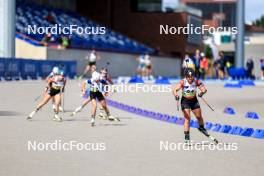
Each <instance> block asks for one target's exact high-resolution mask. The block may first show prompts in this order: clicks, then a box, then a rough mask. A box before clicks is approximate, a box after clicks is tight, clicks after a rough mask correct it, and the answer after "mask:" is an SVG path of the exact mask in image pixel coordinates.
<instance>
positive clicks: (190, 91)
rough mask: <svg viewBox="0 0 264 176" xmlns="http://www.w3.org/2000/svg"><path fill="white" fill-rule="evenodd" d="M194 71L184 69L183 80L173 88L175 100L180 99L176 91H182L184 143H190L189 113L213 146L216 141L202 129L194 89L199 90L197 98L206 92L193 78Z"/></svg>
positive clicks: (202, 125) (200, 83)
mask: <svg viewBox="0 0 264 176" xmlns="http://www.w3.org/2000/svg"><path fill="white" fill-rule="evenodd" d="M194 74H195V73H194V71H193V70H192V69H190V68H187V69H185V72H184V75H185V78H184V79H182V80H181V81H180V82H179V83H178V84H177V85H176V87H175V88H174V90H173V94H174V96H175V99H176V100H177V101H179V99H180V97H179V95H178V91H179V90H182V97H181V109H182V112H183V115H184V118H185V121H184V135H185V142H186V143H190V120H191V115H190V113H191V111H192V112H193V114H194V115H195V117H196V118H197V120H198V123H199V127H198V130H199V131H200V132H201V133H203V134H204V135H205V136H207V137H209V138H210V139H211V140H212V141H213V142H214V143H215V144H217V143H218V141H217V140H216V139H215V138H213V137H212V136H211V135H210V134H208V132H207V130H206V129H205V128H204V120H203V117H202V113H201V108H200V104H199V102H198V99H197V97H196V89H197V88H198V89H199V90H200V93H199V94H198V97H202V96H203V95H204V94H205V93H206V92H207V90H206V88H205V86H204V84H203V83H202V82H201V81H200V80H198V79H195V77H194Z"/></svg>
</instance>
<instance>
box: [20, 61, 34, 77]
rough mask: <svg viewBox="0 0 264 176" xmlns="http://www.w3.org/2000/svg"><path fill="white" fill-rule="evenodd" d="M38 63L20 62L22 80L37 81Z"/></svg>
mask: <svg viewBox="0 0 264 176" xmlns="http://www.w3.org/2000/svg"><path fill="white" fill-rule="evenodd" d="M37 62H38V61H36V60H25V59H21V61H20V76H21V78H22V79H28V77H30V78H31V79H37V76H38V72H37V71H38V64H37Z"/></svg>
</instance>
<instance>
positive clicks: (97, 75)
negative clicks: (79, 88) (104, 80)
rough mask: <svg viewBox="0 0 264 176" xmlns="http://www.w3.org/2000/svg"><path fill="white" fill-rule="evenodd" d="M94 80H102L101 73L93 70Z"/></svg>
mask: <svg viewBox="0 0 264 176" xmlns="http://www.w3.org/2000/svg"><path fill="white" fill-rule="evenodd" d="M92 80H93V81H98V80H100V74H99V73H98V72H93V74H92Z"/></svg>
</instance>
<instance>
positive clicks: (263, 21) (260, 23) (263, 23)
mask: <svg viewBox="0 0 264 176" xmlns="http://www.w3.org/2000/svg"><path fill="white" fill-rule="evenodd" d="M253 24H254V25H256V26H258V27H262V28H264V15H262V16H261V17H260V18H259V19H257V20H255V21H254V22H253Z"/></svg>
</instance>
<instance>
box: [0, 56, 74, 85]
mask: <svg viewBox="0 0 264 176" xmlns="http://www.w3.org/2000/svg"><path fill="white" fill-rule="evenodd" d="M59 65H63V70H64V74H65V76H66V77H69V78H72V79H73V78H74V77H75V76H76V74H77V73H76V69H77V68H76V67H77V62H76V61H72V60H70V61H58V60H33V59H14V58H0V80H1V78H4V79H5V80H19V79H20V78H21V79H23V80H26V79H28V78H30V79H37V78H38V77H42V78H44V77H46V76H47V75H49V73H50V72H51V71H52V68H53V67H54V66H59Z"/></svg>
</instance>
